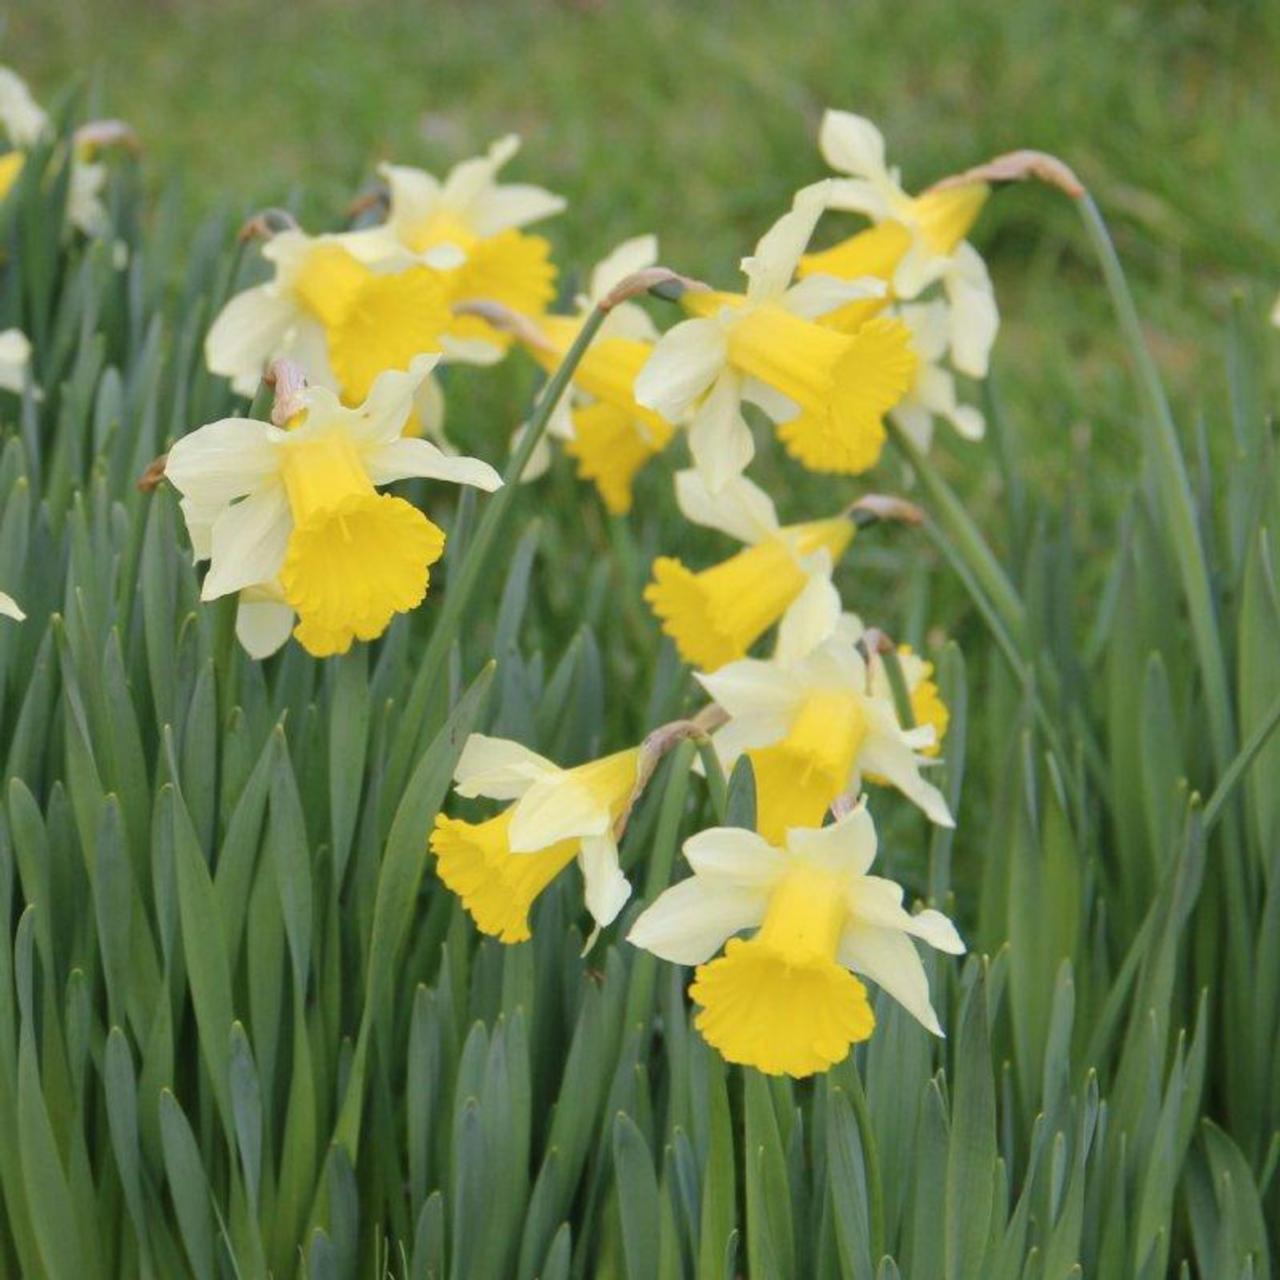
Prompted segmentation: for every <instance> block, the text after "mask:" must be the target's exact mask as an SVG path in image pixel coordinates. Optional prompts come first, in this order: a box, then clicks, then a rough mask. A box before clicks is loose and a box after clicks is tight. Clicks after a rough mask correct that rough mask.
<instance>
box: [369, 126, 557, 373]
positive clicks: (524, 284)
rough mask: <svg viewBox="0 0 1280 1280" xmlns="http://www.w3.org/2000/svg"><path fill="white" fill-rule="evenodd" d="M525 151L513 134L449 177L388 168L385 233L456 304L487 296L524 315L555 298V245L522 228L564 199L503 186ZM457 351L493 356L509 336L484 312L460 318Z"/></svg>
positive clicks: (455, 330) (454, 333)
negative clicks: (505, 171) (433, 271)
mask: <svg viewBox="0 0 1280 1280" xmlns="http://www.w3.org/2000/svg"><path fill="white" fill-rule="evenodd" d="M519 149H520V140H519V138H517V137H515V136H514V135H509V136H507V137H505V138H500V139H499V140H498V141H497V142H495V143H494V144H493V145H492V146H491V147H490V148H489V150H488V153H487V154H485V155H483V156H476V157H474V158H473V159H470V160H464V161H463V162H462V163H461V164H458V165H455V166H454V167H453V168H452V169H451V170H450V171H449V173H448V174H446V175H445V177H444V178H443V179H440V178H437V177H435V176H434V175H433V174H430V173H427V172H426V171H425V170H424V169H415V168H411V167H409V166H406V165H391V164H387V165H383V166H382V167H381V169H380V170H379V172H380V173H381V174H382V176H383V177H384V178H385V179H386V181H387V185H388V187H389V188H390V201H391V203H390V208H389V210H388V214H387V221H386V223H385V225H384V227H383V228H381V230H383V231H385V232H386V233H387V234H388V235H390V236H391V237H392V238H393V239H394V241H395V242H396V243H397V244H398V245H400V246H401V247H403V248H404V249H405V250H407V251H408V252H409V253H411V254H414V255H416V256H418V257H419V258H420V259H421V260H422V261H424V262H427V263H430V264H431V265H432V266H434V267H436V268H437V269H438V270H440V271H441V272H442V273H443V276H444V280H445V285H446V289H447V292H448V297H449V300H450V302H458V301H461V300H465V299H485V300H487V301H492V302H498V303H501V304H502V305H503V306H505V307H508V308H510V309H511V310H512V311H516V312H518V313H520V314H521V315H528V316H535V315H539V314H540V313H541V312H543V311H544V310H545V309H546V307H547V305H548V304H549V303H550V302H551V300H552V298H553V297H554V296H555V266H554V264H553V263H552V261H551V246H550V244H548V242H547V241H546V239H544V238H543V237H542V236H536V235H529V234H528V233H526V232H524V231H522V230H521V229H520V228H522V227H526V226H528V225H529V224H530V223H533V222H540V221H541V220H542V219H543V218H547V217H550V216H551V215H552V214H556V213H559V212H561V210H563V209H564V207H565V201H564V199H563V197H561V196H557V195H554V194H552V193H551V192H550V191H544V190H543V189H542V188H541V187H536V186H532V185H530V184H528V183H500V182H499V181H498V171H499V170H500V169H501V168H502V167H503V166H504V165H505V164H506V163H507V162H508V161H509V160H510V159H511V158H512V157H513V156H514V155H515V154H516V152H517V151H518V150H519ZM448 334H449V337H450V338H451V339H453V341H454V343H455V349H458V350H461V349H462V348H463V347H466V348H468V350H469V352H470V355H471V357H472V358H474V359H475V360H477V361H483V360H486V359H494V358H496V357H497V356H498V355H500V354H501V353H502V351H504V350H505V349H506V347H507V346H508V345H509V343H510V338H509V336H508V335H507V334H505V333H502V332H500V331H499V330H497V329H495V328H493V327H492V326H490V325H489V324H487V323H486V322H485V321H484V320H483V319H481V318H480V317H478V316H473V315H472V316H458V317H455V318H454V319H453V320H452V321H451V323H450V327H449V330H448Z"/></svg>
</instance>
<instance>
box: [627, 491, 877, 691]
mask: <svg viewBox="0 0 1280 1280" xmlns="http://www.w3.org/2000/svg"><path fill="white" fill-rule="evenodd" d="M676 500H677V502H678V504H679V506H680V510H681V512H682V513H683V514H684V516H685V518H686V519H688V520H691V521H693V522H694V523H695V524H701V525H705V526H707V527H708V528H712V529H718V530H720V531H721V532H723V533H727V534H728V535H729V536H730V537H731V538H736V539H737V540H738V541H739V542H744V543H746V547H745V549H744V550H742V551H739V552H738V553H737V554H736V555H733V556H730V557H729V559H727V560H725V561H722V562H721V563H720V564H718V565H715V566H713V567H712V568H710V569H703V570H702V571H701V572H697V573H695V572H693V571H692V570H690V569H688V568H686V567H685V566H684V565H683V564H682V563H681V562H680V561H679V560H677V559H676V558H675V557H673V556H659V557H658V559H657V560H655V561H654V564H653V581H652V582H651V583H650V584H649V586H648V587H646V588H645V593H644V595H645V599H646V600H647V601H648V602H649V606H650V607H651V608H652V609H653V611H654V613H655V614H656V615H657V616H658V618H659V619H660V620H661V623H662V629H663V631H665V632H666V633H667V635H669V636H670V637H671V638H672V639H673V640H674V641H675V642H676V647H677V648H678V649H679V651H680V656H681V657H682V658H683V659H684V660H685V661H686V662H688V663H691V664H692V665H693V666H696V667H700V668H701V669H702V670H704V671H715V670H716V669H717V668H718V667H722V666H724V664H725V663H727V662H732V661H734V660H735V659H737V658H741V657H743V656H745V654H746V652H747V650H748V649H750V647H751V646H752V645H753V644H754V643H755V642H756V641H757V640H758V639H759V638H760V637H761V636H762V635H764V633H765V632H766V631H767V630H768V629H769V628H770V627H771V626H773V625H774V624H775V623H776V622H778V621H780V620H781V619H782V617H783V616H784V614H785V613H786V611H787V609H788V608H789V607H790V606H791V605H792V604H793V603H794V602H795V601H796V599H797V598H798V597H799V596H800V594H801V593H802V592H803V591H804V590H805V587H806V584H807V583H808V582H809V580H810V578H812V577H813V576H815V575H819V576H822V577H824V578H827V579H829V578H830V576H831V571H832V567H833V565H834V564H835V562H836V561H837V560H838V559H839V558H840V557H841V556H842V555H843V554H844V552H845V551H846V550H847V549H848V546H849V544H850V542H852V541H853V536H854V533H855V531H856V526H855V524H854V522H853V521H852V520H851V519H849V518H848V517H847V516H842V515H841V516H833V517H831V518H829V519H825V520H809V521H805V522H803V523H801V524H793V525H786V526H783V525H782V524H780V523H779V521H778V513H777V511H776V509H775V508H774V505H773V500H772V499H771V498H770V497H769V495H768V494H767V493H765V492H764V490H763V489H761V488H760V487H759V486H758V485H755V484H753V483H752V482H751V481H750V480H748V479H747V478H746V477H745V476H735V477H733V478H732V479H731V480H729V481H728V482H726V484H725V485H724V487H723V488H722V489H720V490H719V491H716V492H713V491H712V490H710V489H708V488H707V486H706V483H705V481H704V480H703V479H702V477H701V475H699V473H698V472H696V471H682V472H680V473H679V474H678V475H677V476H676Z"/></svg>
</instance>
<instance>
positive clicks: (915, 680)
mask: <svg viewBox="0 0 1280 1280" xmlns="http://www.w3.org/2000/svg"><path fill="white" fill-rule="evenodd" d="M865 636H866V628H865V627H864V626H863V625H862V619H861V618H859V617H858V616H857V614H854V613H846V612H844V611H843V610H842V608H841V604H840V596H839V594H838V593H837V591H836V589H835V586H834V584H833V583H832V582H831V580H830V579H829V578H822V577H818V576H815V577H813V578H810V580H809V581H808V582H807V583H806V585H805V588H804V590H803V591H802V592H801V593H800V595H799V596H798V597H797V598H796V600H795V603H794V604H792V606H791V607H790V608H789V609H788V610H787V612H786V615H785V616H784V617H783V619H782V625H781V626H780V627H779V628H778V640H777V643H776V645H775V646H774V650H773V660H774V662H776V663H778V664H780V665H782V666H794V665H795V664H797V663H799V662H801V661H802V660H803V659H804V658H806V657H807V656H808V655H809V654H811V653H812V652H813V651H814V650H815V649H818V648H820V647H821V646H822V645H824V644H827V643H830V642H834V643H837V644H840V645H856V646H858V649H859V652H860V653H862V654H864V655H865V657H864V661H865V662H866V664H867V688H868V690H869V691H870V693H871V694H872V696H873V697H875V698H877V699H879V700H881V701H882V702H887V703H889V704H890V705H893V706H896V703H895V702H894V696H893V686H892V684H891V683H890V680H889V672H888V668H887V666H886V665H885V661H884V657H883V655H882V654H881V653H880V651H879V649H878V647H873V648H872V649H871V651H870V652H869V653H868V652H867V647H866V645H865V644H864V643H863V640H864V637H865ZM898 665H899V668H900V670H901V671H902V683H903V685H904V687H905V688H906V692H907V697H908V698H909V699H910V702H911V721H912V724H913V726H914V727H916V728H919V727H921V726H926V727H928V728H931V729H932V730H933V738H932V741H929V742H925V743H923V744H922V745H920V746H919V747H917V750H918V751H919V753H920V755H922V756H936V755H938V754H939V752H940V751H941V750H942V742H943V739H944V738H945V737H946V736H947V728H948V726H949V725H950V723H951V712H950V711H949V710H948V708H947V704H946V703H945V702H944V701H943V700H942V695H941V693H940V692H939V691H938V685H937V682H936V681H935V680H934V678H933V663H932V662H929V661H927V660H926V659H924V658H921V657H920V656H919V655H918V654H917V653H915V652H914V651H913V650H912V648H911V646H910V645H909V644H900V645H898ZM867 781H869V782H877V783H882V784H883V783H887V782H888V779H886V778H884V777H882V776H880V775H878V774H875V773H868V774H867Z"/></svg>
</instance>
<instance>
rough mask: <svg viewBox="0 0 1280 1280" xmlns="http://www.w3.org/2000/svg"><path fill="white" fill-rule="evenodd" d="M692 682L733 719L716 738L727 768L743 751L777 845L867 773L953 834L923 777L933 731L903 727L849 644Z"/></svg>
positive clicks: (750, 663)
mask: <svg viewBox="0 0 1280 1280" xmlns="http://www.w3.org/2000/svg"><path fill="white" fill-rule="evenodd" d="M817 585H818V586H819V587H821V586H822V584H821V582H819V583H818V584H817ZM799 603H800V602H798V604H799ZM804 603H805V604H807V598H806V600H805V601H804ZM801 607H803V606H801ZM697 678H698V680H699V682H700V683H701V684H702V686H703V688H704V689H706V691H707V692H708V693H709V694H710V695H711V697H712V698H714V699H715V701H716V702H717V703H718V704H719V705H720V706H721V707H722V708H723V709H724V711H726V712H727V713H728V715H729V721H728V723H727V724H726V725H725V726H724V727H723V728H721V729H718V730H717V731H716V734H715V738H714V740H715V743H716V749H717V751H718V752H719V755H720V758H721V760H722V762H723V763H724V765H725V767H726V768H731V767H732V766H733V764H734V762H735V761H736V760H737V759H738V757H739V756H740V755H742V754H743V753H744V752H745V753H746V754H747V755H748V757H749V758H750V760H751V765H752V769H753V770H754V772H755V780H756V826H757V829H758V830H759V831H760V833H761V834H762V835H764V836H765V837H766V838H767V839H770V840H774V841H777V840H780V839H781V838H782V832H783V831H785V830H786V829H787V828H788V827H793V826H817V825H818V824H819V823H820V822H821V821H822V818H823V815H824V814H825V813H826V811H827V809H828V808H829V807H830V806H831V805H832V804H833V803H834V802H835V801H836V800H837V799H838V798H840V797H841V796H846V795H851V794H857V792H858V791H859V790H860V789H861V784H862V781H863V779H864V778H865V777H866V776H867V775H870V774H874V775H876V776H877V777H878V778H882V779H884V780H885V781H886V782H888V783H889V784H890V785H891V786H893V787H896V788H897V790H899V791H900V792H902V794H903V795H905V796H906V797H907V798H908V799H909V800H911V801H912V802H914V803H915V804H916V805H918V806H919V807H920V808H921V809H922V810H923V811H924V812H925V814H926V815H927V816H928V817H929V818H930V820H931V821H933V822H936V823H938V824H939V825H940V826H945V827H950V826H953V825H954V823H953V821H952V817H951V813H950V811H949V809H948V808H947V802H946V801H945V800H944V799H943V797H942V793H941V792H939V791H938V789H937V788H936V787H934V786H932V785H931V784H930V783H928V782H926V781H925V780H924V778H923V777H922V776H921V773H920V767H921V764H922V763H923V762H924V759H925V757H924V753H925V752H926V751H927V750H928V749H929V748H930V747H932V746H933V745H934V742H935V738H936V733H935V729H934V726H933V725H932V724H931V723H924V724H919V725H917V726H916V727H915V728H912V729H904V728H903V727H902V725H901V723H900V722H899V720H898V716H897V713H896V711H895V709H894V705H893V700H892V697H890V696H888V694H887V692H883V691H881V692H877V690H876V689H875V688H873V686H872V683H871V680H870V677H869V674H868V670H867V663H866V660H865V659H864V658H863V656H862V654H861V653H860V652H859V650H858V647H857V646H856V645H855V644H853V643H851V642H850V640H849V638H848V636H847V635H844V634H840V633H837V634H835V635H833V636H831V637H830V638H829V639H827V640H825V641H823V642H822V643H820V644H818V645H817V646H816V647H814V648H812V649H809V650H807V651H804V653H803V656H801V657H799V658H796V659H795V660H793V661H782V660H779V659H778V658H776V657H775V658H774V659H773V660H771V661H763V660H761V659H757V658H744V659H742V660H741V661H739V662H732V663H730V664H729V665H728V666H726V667H721V668H720V670H719V671H716V672H714V673H712V674H710V675H702V674H700V675H698V677H697Z"/></svg>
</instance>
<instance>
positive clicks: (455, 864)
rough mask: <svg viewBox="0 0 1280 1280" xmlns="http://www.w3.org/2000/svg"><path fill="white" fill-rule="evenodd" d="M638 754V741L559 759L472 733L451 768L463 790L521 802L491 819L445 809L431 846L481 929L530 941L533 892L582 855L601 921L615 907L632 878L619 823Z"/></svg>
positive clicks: (589, 895) (593, 908)
mask: <svg viewBox="0 0 1280 1280" xmlns="http://www.w3.org/2000/svg"><path fill="white" fill-rule="evenodd" d="M639 759H640V751H639V748H632V749H630V750H627V751H620V752H617V753H615V754H614V755H610V756H605V757H604V758H603V759H600V760H593V761H591V762H590V763H589V764H583V765H578V766H577V767H576V768H573V769H562V768H560V767H559V766H558V765H555V764H553V763H552V762H551V761H550V760H547V759H545V758H544V757H542V756H540V755H536V754H535V753H534V752H532V751H530V750H528V748H526V747H523V746H521V745H520V744H519V743H518V742H510V741H508V740H506V739H504V738H490V737H486V736H485V735H483V734H472V736H471V737H470V738H469V739H468V740H467V743H466V746H465V747H464V748H463V751H462V756H461V758H460V759H459V761H458V767H457V770H456V772H455V773H454V781H455V783H456V784H457V792H458V794H459V795H460V796H472V797H474V796H485V797H487V798H489V799H491V800H508V801H513V802H514V803H512V804H510V805H509V806H508V807H507V808H506V809H504V810H503V811H502V812H501V813H500V814H498V816H497V817H495V818H490V819H488V821H486V822H464V821H462V820H461V819H459V818H449V817H445V816H444V815H443V814H441V815H440V816H439V817H438V818H437V819H436V824H435V829H434V830H433V831H432V833H431V851H432V852H433V853H434V854H435V855H436V859H437V863H436V866H437V871H438V872H439V875H440V879H441V880H442V881H444V883H445V884H446V885H447V886H448V887H449V888H450V889H451V890H453V892H454V893H456V894H457V895H458V897H459V898H461V899H462V905H463V906H464V907H466V909H467V911H468V912H470V914H471V917H472V919H474V920H475V922H476V927H477V928H478V929H480V930H481V931H482V932H483V933H487V934H490V935H492V936H493V937H496V938H499V939H501V940H502V941H503V942H523V941H525V940H526V939H527V938H528V937H529V936H530V935H529V911H530V908H531V907H532V906H533V903H534V900H535V899H536V898H537V897H538V895H539V894H540V893H541V892H542V891H543V890H544V889H545V888H546V887H547V886H548V885H549V884H550V883H551V881H552V880H554V879H555V878H556V876H558V875H559V874H560V872H562V871H563V870H564V869H565V868H566V867H568V866H569V864H570V863H571V862H574V861H575V860H576V862H577V864H578V867H579V869H580V870H581V872H582V877H583V882H584V886H585V895H586V904H587V910H588V911H589V912H590V914H591V916H592V919H593V920H594V921H595V923H596V927H597V928H603V927H604V926H605V925H607V924H610V923H611V922H612V921H613V920H614V919H615V918H616V917H617V914H618V912H619V911H621V910H622V908H623V906H624V904H625V903H626V901H627V899H628V898H629V897H630V895H631V886H630V885H629V884H628V883H627V878H626V876H624V875H623V874H622V870H621V868H620V866H619V865H618V846H617V843H616V841H615V839H614V834H613V831H614V824H615V823H616V822H617V821H618V818H619V816H620V815H621V814H622V813H623V811H624V810H625V809H626V808H627V806H628V804H629V803H630V801H631V799H632V792H633V791H634V790H635V787H636V783H637V766H638V764H639Z"/></svg>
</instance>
